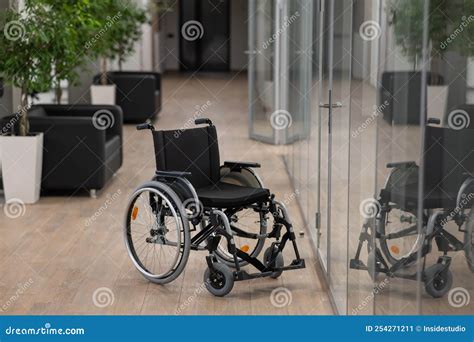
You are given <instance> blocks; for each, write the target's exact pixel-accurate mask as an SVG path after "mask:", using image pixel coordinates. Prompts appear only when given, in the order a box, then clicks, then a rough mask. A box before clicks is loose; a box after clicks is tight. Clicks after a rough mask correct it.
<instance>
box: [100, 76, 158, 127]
mask: <svg viewBox="0 0 474 342" xmlns="http://www.w3.org/2000/svg"><path fill="white" fill-rule="evenodd" d="M99 83H100V75H96V76H95V77H94V84H99ZM107 83H108V84H115V86H116V87H117V90H116V94H115V96H116V100H115V101H116V104H117V105H118V106H120V107H121V108H122V111H123V120H124V122H126V123H140V122H145V121H146V120H154V119H155V118H156V116H157V115H158V114H159V112H160V111H161V75H160V74H159V73H157V72H148V71H147V72H145V71H113V72H108V73H107Z"/></svg>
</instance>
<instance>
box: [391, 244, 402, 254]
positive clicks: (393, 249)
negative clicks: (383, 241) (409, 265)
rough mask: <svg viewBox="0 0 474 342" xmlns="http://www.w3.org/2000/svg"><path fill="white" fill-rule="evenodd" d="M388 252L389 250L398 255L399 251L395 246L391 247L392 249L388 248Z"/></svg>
mask: <svg viewBox="0 0 474 342" xmlns="http://www.w3.org/2000/svg"><path fill="white" fill-rule="evenodd" d="M390 250H391V251H392V252H393V253H394V254H398V253H400V249H399V248H398V247H397V246H392V247H390Z"/></svg>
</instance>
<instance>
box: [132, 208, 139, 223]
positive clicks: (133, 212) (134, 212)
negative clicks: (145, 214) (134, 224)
mask: <svg viewBox="0 0 474 342" xmlns="http://www.w3.org/2000/svg"><path fill="white" fill-rule="evenodd" d="M137 216H138V207H133V211H132V220H134V221H135V220H136V219H137Z"/></svg>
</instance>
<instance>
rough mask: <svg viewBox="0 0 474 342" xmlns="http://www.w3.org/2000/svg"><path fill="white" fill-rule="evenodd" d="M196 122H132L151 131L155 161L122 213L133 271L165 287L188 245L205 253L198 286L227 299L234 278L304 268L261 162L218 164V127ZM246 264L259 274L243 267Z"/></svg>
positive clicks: (181, 264)
mask: <svg viewBox="0 0 474 342" xmlns="http://www.w3.org/2000/svg"><path fill="white" fill-rule="evenodd" d="M195 124H196V125H206V126H204V127H197V128H192V129H185V130H174V131H173V130H171V131H157V130H155V128H154V127H153V126H152V125H151V124H148V123H145V124H141V125H138V126H137V129H138V130H143V129H150V130H151V132H152V135H153V142H154V148H155V159H156V166H157V169H156V173H155V176H154V177H153V179H152V180H151V181H149V182H147V183H145V184H142V185H141V186H140V187H138V189H136V190H135V191H134V193H133V194H132V196H131V199H130V202H129V205H128V209H127V213H126V218H125V242H126V246H127V250H128V253H129V255H130V257H131V259H132V261H133V264H134V265H135V267H136V268H137V269H138V271H139V272H140V273H141V274H142V275H143V276H144V277H145V278H146V279H148V280H150V281H151V282H153V283H157V284H167V283H170V282H172V281H173V280H175V279H176V278H177V277H178V276H179V275H180V274H181V273H182V272H183V270H184V268H185V266H186V263H187V261H188V257H189V254H190V251H191V250H195V251H207V252H208V255H207V256H206V262H207V269H206V271H205V273H204V285H205V287H206V288H207V290H208V291H209V292H210V293H211V294H213V295H215V296H225V295H227V294H228V293H230V291H231V290H232V288H233V286H234V282H235V281H241V280H247V279H253V278H260V277H272V278H278V277H279V276H280V275H281V274H282V272H283V271H286V270H295V269H301V268H305V261H304V259H302V258H301V257H300V254H299V251H298V247H297V243H296V238H295V233H294V230H293V226H292V224H291V221H290V217H289V215H288V212H287V209H286V208H285V206H284V205H283V204H282V203H281V202H279V201H277V200H276V199H275V196H274V195H273V194H271V193H270V191H269V190H268V189H266V188H264V186H263V183H262V181H261V180H260V178H259V177H258V175H257V174H256V173H255V172H254V170H253V169H254V168H258V167H260V165H259V164H258V163H249V162H235V161H226V162H224V163H223V165H222V166H221V165H220V161H219V147H218V141H217V133H216V127H215V126H214V125H213V123H212V121H211V120H209V119H205V118H200V119H196V120H195ZM270 219H271V220H272V227H271V230H270V229H268V224H269V220H270ZM267 241H271V243H270V244H269V246H268V247H267V248H266V250H265V251H264V253H263V259H262V260H259V259H258V257H259V255H260V254H261V252H262V250H263V248H264V247H265V244H266V242H267ZM290 243H291V245H292V247H293V251H294V255H295V258H294V260H292V261H291V262H290V263H289V264H288V265H285V262H284V259H283V250H284V248H285V247H286V246H287V244H290ZM246 265H250V266H252V267H254V268H255V269H256V270H257V271H256V272H254V273H249V272H247V271H246V270H244V269H243V267H244V266H246Z"/></svg>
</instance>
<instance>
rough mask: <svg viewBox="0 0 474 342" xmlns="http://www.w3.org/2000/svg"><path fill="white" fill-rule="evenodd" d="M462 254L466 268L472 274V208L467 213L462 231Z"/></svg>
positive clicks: (473, 225) (473, 258)
mask: <svg viewBox="0 0 474 342" xmlns="http://www.w3.org/2000/svg"><path fill="white" fill-rule="evenodd" d="M464 254H465V255H466V262H467V266H468V267H469V269H470V270H471V272H474V208H472V209H471V211H470V212H469V215H468V218H467V222H466V228H465V231H464Z"/></svg>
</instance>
